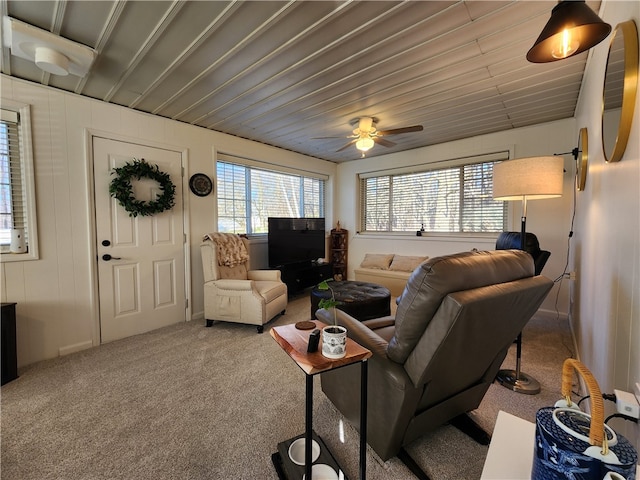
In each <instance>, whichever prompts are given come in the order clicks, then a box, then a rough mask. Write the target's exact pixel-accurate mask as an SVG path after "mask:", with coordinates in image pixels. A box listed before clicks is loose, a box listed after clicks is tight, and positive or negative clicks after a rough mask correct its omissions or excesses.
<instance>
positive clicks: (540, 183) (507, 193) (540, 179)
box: [493, 156, 564, 200]
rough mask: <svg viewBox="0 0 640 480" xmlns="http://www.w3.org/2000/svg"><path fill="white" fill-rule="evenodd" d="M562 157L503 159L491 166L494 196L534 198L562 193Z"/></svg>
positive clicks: (495, 197) (496, 198) (501, 198)
mask: <svg viewBox="0 0 640 480" xmlns="http://www.w3.org/2000/svg"><path fill="white" fill-rule="evenodd" d="M563 173H564V160H563V159H562V157H551V156H550V157H528V158H518V159H515V160H506V161H504V162H500V163H497V164H496V165H494V167H493V198H494V199H495V200H522V199H523V198H526V199H528V200H536V199H543V198H554V197H560V196H562V180H563V178H562V177H563Z"/></svg>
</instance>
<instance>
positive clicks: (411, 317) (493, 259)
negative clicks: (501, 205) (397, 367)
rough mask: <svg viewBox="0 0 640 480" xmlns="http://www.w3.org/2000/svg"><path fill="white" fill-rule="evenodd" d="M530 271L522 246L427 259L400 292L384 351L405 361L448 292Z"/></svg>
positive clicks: (523, 275) (515, 277)
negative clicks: (391, 335)
mask: <svg viewBox="0 0 640 480" xmlns="http://www.w3.org/2000/svg"><path fill="white" fill-rule="evenodd" d="M533 275H534V264H533V258H532V257H531V255H530V254H528V253H526V252H523V251H521V250H517V251H516V250H494V251H473V252H463V253H457V254H454V255H447V256H443V257H436V258H432V259H429V260H427V261H426V262H424V263H423V264H422V265H420V266H419V267H418V268H416V269H415V270H414V271H413V273H412V274H411V277H410V278H409V281H408V282H407V285H406V287H405V289H404V292H403V293H402V296H401V299H400V302H399V304H398V310H397V313H396V330H395V335H394V337H393V338H392V339H391V341H390V342H389V347H388V348H387V355H388V356H389V358H391V359H392V360H393V361H395V362H398V363H404V362H405V361H406V359H407V357H408V356H409V354H410V353H411V351H412V350H413V349H414V347H415V346H416V344H417V343H418V341H419V340H420V337H421V336H422V334H423V333H424V331H425V329H426V328H427V325H429V322H430V321H431V319H432V318H433V316H434V315H435V313H436V311H437V310H438V308H439V307H440V304H441V303H442V301H443V299H444V298H445V297H446V296H447V295H448V294H449V293H453V292H459V291H463V290H469V289H472V288H478V287H484V286H487V285H494V284H499V283H505V282H510V281H513V280H519V279H521V278H526V277H532V276H533Z"/></svg>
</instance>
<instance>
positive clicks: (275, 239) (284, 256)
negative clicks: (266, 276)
mask: <svg viewBox="0 0 640 480" xmlns="http://www.w3.org/2000/svg"><path fill="white" fill-rule="evenodd" d="M268 222H269V247H268V249H269V267H271V268H276V267H280V266H282V265H290V264H295V263H309V262H312V261H315V260H317V259H319V258H324V254H325V243H326V234H325V230H324V218H284V217H269V219H268Z"/></svg>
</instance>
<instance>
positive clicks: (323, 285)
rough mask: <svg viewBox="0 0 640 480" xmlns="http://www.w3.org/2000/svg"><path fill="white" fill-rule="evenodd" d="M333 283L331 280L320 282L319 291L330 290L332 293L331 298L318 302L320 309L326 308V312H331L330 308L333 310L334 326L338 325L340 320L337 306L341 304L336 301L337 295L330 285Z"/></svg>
mask: <svg viewBox="0 0 640 480" xmlns="http://www.w3.org/2000/svg"><path fill="white" fill-rule="evenodd" d="M330 281H331V279H329V280H323V281H322V282H320V283H319V284H318V290H325V291H326V290H329V291H330V292H331V298H323V299H321V300H320V301H319V302H318V307H320V308H324V309H325V310H329V309H330V308H333V324H334V325H338V318H337V314H336V310H335V308H336V306H337V305H339V304H340V302H338V301H337V300H336V296H335V293H334V291H333V288H331V286H330V285H329V282H330Z"/></svg>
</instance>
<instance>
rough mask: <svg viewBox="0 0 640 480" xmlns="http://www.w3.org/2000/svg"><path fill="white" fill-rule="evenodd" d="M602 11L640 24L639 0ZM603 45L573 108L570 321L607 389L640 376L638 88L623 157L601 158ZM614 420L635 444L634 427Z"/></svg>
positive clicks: (637, 431) (614, 20)
mask: <svg viewBox="0 0 640 480" xmlns="http://www.w3.org/2000/svg"><path fill="white" fill-rule="evenodd" d="M602 18H603V20H604V21H606V22H607V23H610V24H611V25H612V26H613V27H614V28H615V26H616V25H617V24H618V23H619V22H623V21H626V20H629V19H633V20H635V22H636V25H640V22H639V19H640V3H639V2H637V1H632V2H631V1H629V2H620V1H615V2H614V1H608V2H606V3H605V4H604V7H603V12H602ZM608 48H609V39H606V40H605V41H604V42H602V43H601V44H600V45H598V46H597V47H595V48H594V49H593V50H592V53H591V55H592V56H591V58H590V60H589V63H588V67H587V71H586V73H585V78H584V82H583V88H582V92H581V95H580V100H579V104H578V109H577V112H576V120H577V124H576V127H577V128H578V129H579V128H582V127H586V128H587V129H588V134H589V170H588V173H587V183H586V188H585V191H583V192H579V193H578V196H577V200H578V201H577V213H576V223H575V228H574V231H575V237H574V249H573V252H572V253H573V255H572V257H573V262H574V264H575V265H576V267H575V268H576V270H577V271H578V277H577V278H578V279H577V282H576V283H575V285H574V288H573V292H572V297H573V304H572V308H571V322H572V325H573V330H574V332H575V336H576V341H577V344H578V350H579V354H580V360H581V361H582V362H584V363H585V365H587V367H589V369H590V370H591V371H592V372H593V374H594V375H595V377H596V378H597V380H598V383H599V384H600V386H601V388H602V390H603V391H607V392H612V391H613V389H614V388H617V389H620V390H626V391H633V390H632V389H633V385H634V383H635V382H640V293H639V292H640V189H639V188H638V184H639V181H640V95H639V96H638V97H637V98H636V105H635V113H634V116H633V128H632V130H631V137H630V138H629V144H628V146H627V150H626V152H625V154H624V157H623V158H622V160H621V161H620V162H617V163H611V164H607V163H606V162H605V160H604V155H603V153H602V147H601V138H602V135H601V115H600V112H601V108H602V107H601V105H602V100H601V98H602V87H603V83H604V73H605V65H606V61H607V51H608ZM609 413H610V412H609ZM614 422H616V423H613V424H612V425H614V428H615V429H616V430H618V431H620V430H622V431H623V434H625V435H626V436H627V437H628V438H629V439H630V440H634V439H635V445H636V448H637V449H638V451H640V428H638V427H637V426H636V427H634V428H631V424H630V423H629V422H623V421H619V420H614Z"/></svg>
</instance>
